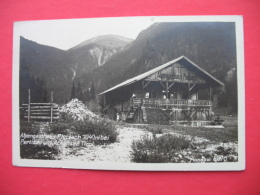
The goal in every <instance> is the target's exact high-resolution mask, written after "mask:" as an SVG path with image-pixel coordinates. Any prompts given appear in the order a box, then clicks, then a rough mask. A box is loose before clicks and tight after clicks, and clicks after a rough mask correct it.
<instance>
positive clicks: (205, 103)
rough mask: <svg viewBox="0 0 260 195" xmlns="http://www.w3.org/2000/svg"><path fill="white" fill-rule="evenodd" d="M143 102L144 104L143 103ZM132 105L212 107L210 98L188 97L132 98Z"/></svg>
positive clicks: (182, 107) (150, 106)
mask: <svg viewBox="0 0 260 195" xmlns="http://www.w3.org/2000/svg"><path fill="white" fill-rule="evenodd" d="M142 104H143V105H142ZM131 105H132V106H133V107H134V108H136V107H139V106H144V107H147V108H153V107H159V108H165V109H172V108H177V109H185V108H188V107H191V108H194V107H196V108H211V107H212V102H211V101H210V100H187V99H158V98H143V99H142V98H132V99H131Z"/></svg>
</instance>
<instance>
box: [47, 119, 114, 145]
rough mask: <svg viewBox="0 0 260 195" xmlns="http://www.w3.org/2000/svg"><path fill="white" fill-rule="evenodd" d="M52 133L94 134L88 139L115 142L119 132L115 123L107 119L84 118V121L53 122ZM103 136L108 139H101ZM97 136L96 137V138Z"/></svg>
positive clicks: (98, 142) (97, 141) (95, 141)
mask: <svg viewBox="0 0 260 195" xmlns="http://www.w3.org/2000/svg"><path fill="white" fill-rule="evenodd" d="M50 128H51V133H54V134H73V135H81V136H82V137H83V138H84V136H92V138H91V139H88V141H93V142H94V143H95V144H106V143H114V142H116V140H117V136H118V133H117V131H116V127H115V123H114V122H113V121H110V120H107V119H99V118H96V119H88V118H86V119H84V120H82V121H73V120H69V121H67V122H66V121H60V122H57V123H53V124H51V126H50ZM100 136H102V137H103V138H104V137H108V140H103V139H100V138H99V137H100ZM94 137H95V138H94Z"/></svg>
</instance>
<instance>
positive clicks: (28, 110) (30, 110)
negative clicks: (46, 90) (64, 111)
mask: <svg viewBox="0 0 260 195" xmlns="http://www.w3.org/2000/svg"><path fill="white" fill-rule="evenodd" d="M22 110H23V113H24V118H25V119H27V120H28V121H30V120H50V121H51V122H52V121H53V120H57V119H59V107H58V104H55V103H53V92H52V93H51V102H50V103H31V99H30V89H29V90H28V104H22Z"/></svg>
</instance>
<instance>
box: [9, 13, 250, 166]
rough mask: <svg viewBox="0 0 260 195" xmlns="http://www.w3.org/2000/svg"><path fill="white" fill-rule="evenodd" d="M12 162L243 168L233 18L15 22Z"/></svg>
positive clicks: (240, 57) (239, 52)
mask: <svg viewBox="0 0 260 195" xmlns="http://www.w3.org/2000/svg"><path fill="white" fill-rule="evenodd" d="M12 87H13V89H12V91H13V111H12V114H13V140H12V141H13V165H14V166H21V167H50V168H73V169H97V170H129V171H209V170H210V171H212V170H214V171H222V170H225V171H228V170H229V171H231V170H232V171H235V170H244V169H245V78H244V38H243V17H242V16H149V17H114V18H87V19H63V20H39V21H18V22H15V23H14V37H13V85H12Z"/></svg>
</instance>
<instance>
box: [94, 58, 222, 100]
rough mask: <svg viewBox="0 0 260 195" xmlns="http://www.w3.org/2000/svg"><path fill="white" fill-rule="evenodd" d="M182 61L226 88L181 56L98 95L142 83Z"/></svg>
mask: <svg viewBox="0 0 260 195" xmlns="http://www.w3.org/2000/svg"><path fill="white" fill-rule="evenodd" d="M181 60H185V61H187V62H188V63H189V64H190V65H191V66H192V67H193V68H194V69H196V70H199V71H200V73H201V74H203V75H204V77H206V78H207V79H208V80H211V81H213V82H214V83H215V85H219V86H224V84H223V83H222V82H221V81H219V80H218V79H216V78H215V77H213V76H212V75H211V74H209V73H208V72H207V71H205V70H204V69H202V68H201V67H199V66H198V65H197V64H195V63H194V62H192V61H191V60H190V59H188V58H187V57H185V56H181V57H179V58H176V59H175V60H172V61H169V62H167V63H165V64H163V65H160V66H158V67H156V68H154V69H152V70H149V71H147V72H145V73H143V74H140V75H138V76H135V77H133V78H131V79H128V80H126V81H124V82H122V83H119V84H118V85H115V86H114V87H112V88H110V89H108V90H106V91H104V92H102V93H100V94H98V95H103V94H106V93H108V92H111V91H114V90H116V89H119V88H122V87H124V86H127V85H131V84H133V83H136V82H138V81H140V80H142V79H145V78H146V77H148V76H150V75H152V74H154V73H155V72H157V71H160V70H162V69H164V68H167V67H169V66H171V65H172V64H174V63H176V62H178V61H181Z"/></svg>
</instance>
